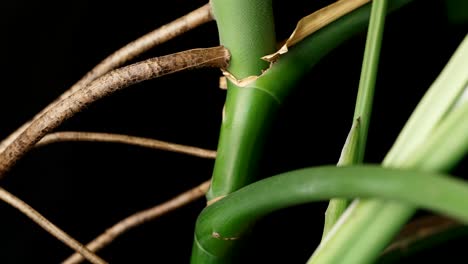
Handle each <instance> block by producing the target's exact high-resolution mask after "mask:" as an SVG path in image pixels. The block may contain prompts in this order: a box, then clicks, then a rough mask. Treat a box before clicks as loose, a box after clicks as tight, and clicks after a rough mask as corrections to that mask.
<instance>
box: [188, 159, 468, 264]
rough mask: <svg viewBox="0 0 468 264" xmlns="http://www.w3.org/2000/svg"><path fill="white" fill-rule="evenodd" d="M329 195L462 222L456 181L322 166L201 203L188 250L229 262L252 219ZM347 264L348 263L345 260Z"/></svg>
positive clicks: (463, 190) (462, 188)
mask: <svg viewBox="0 0 468 264" xmlns="http://www.w3.org/2000/svg"><path fill="white" fill-rule="evenodd" d="M331 197H344V198H352V197H361V198H365V197H379V198H383V199H391V200H393V201H398V202H405V203H408V204H411V205H412V206H419V207H422V208H426V209H430V210H434V211H437V212H439V213H442V214H445V215H448V216H451V217H454V218H456V219H458V220H460V221H462V222H464V223H468V211H467V210H466V204H465V202H464V201H466V200H467V199H468V184H467V183H465V182H463V181H461V180H458V179H455V178H451V177H447V176H446V175H440V174H429V173H422V172H415V171H405V170H396V169H387V168H382V167H377V166H356V167H342V168H340V167H335V166H324V167H317V168H308V169H301V170H296V171H292V172H287V173H284V174H280V175H277V176H273V177H270V178H267V179H265V180H261V181H258V182H256V183H253V184H251V185H249V186H247V187H244V188H242V189H240V190H239V191H237V192H234V193H232V194H231V195H229V196H227V197H225V198H224V199H222V200H221V201H218V202H217V203H215V204H213V205H211V206H209V207H207V208H205V209H204V210H203V212H202V213H201V215H200V216H199V218H198V221H197V225H196V233H195V240H196V244H195V245H194V249H195V250H196V251H198V252H202V253H203V254H208V255H209V256H210V257H211V258H212V260H213V261H212V262H210V263H229V262H230V261H229V260H230V258H231V256H230V253H231V252H232V247H235V246H237V244H238V243H242V242H241V241H242V237H243V235H244V234H245V233H246V230H248V229H249V228H250V227H251V226H252V225H253V224H254V222H255V221H256V220H257V219H259V218H261V217H263V216H265V215H267V214H269V213H271V212H273V211H276V210H279V209H282V208H286V207H289V206H293V205H298V204H303V203H308V202H312V201H318V200H324V199H329V198H331ZM382 213H385V212H382ZM371 231H374V230H367V231H366V232H371ZM195 263H197V262H195ZM327 263H329V262H327ZM334 263H341V261H338V262H334ZM347 263H351V262H348V259H347Z"/></svg>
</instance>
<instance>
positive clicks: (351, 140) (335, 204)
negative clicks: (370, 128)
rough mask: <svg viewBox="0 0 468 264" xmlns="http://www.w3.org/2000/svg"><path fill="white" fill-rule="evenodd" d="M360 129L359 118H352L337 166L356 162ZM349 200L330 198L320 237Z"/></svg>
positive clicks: (329, 227) (328, 228) (335, 220)
mask: <svg viewBox="0 0 468 264" xmlns="http://www.w3.org/2000/svg"><path fill="white" fill-rule="evenodd" d="M360 129H361V122H360V118H358V119H356V120H354V122H353V125H352V126H351V130H350V131H349V134H348V137H347V138H346V142H345V144H344V146H343V149H342V150H341V155H340V159H339V160H338V164H337V166H339V167H341V166H347V165H353V164H356V160H357V151H356V150H357V149H358V148H359V131H360ZM348 204H349V201H348V200H346V199H340V198H334V199H331V200H330V203H329V204H328V207H327V210H326V211H325V224H324V227H323V235H322V239H323V238H324V237H325V235H326V234H327V233H328V232H329V231H330V229H331V228H332V227H333V226H334V225H335V223H336V222H337V221H338V219H339V218H340V216H341V214H343V212H344V211H345V210H346V207H348Z"/></svg>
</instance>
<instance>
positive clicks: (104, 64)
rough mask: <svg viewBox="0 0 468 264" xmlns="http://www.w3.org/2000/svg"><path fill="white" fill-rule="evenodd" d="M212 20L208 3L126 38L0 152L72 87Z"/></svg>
mask: <svg viewBox="0 0 468 264" xmlns="http://www.w3.org/2000/svg"><path fill="white" fill-rule="evenodd" d="M212 20H213V16H212V14H211V7H210V5H209V4H205V5H204V6H202V7H200V8H198V9H196V10H194V11H192V12H190V13H188V14H187V15H185V16H183V17H180V18H178V19H176V20H174V21H172V22H171V23H169V24H166V25H164V26H162V27H160V28H158V29H155V30H153V31H152V32H150V33H148V34H146V35H144V36H142V37H140V38H138V39H137V40H135V41H133V42H130V43H129V44H127V45H126V46H124V47H122V48H121V49H119V50H117V51H116V52H114V53H113V54H111V55H110V56H108V57H107V58H105V59H104V60H103V61H101V62H100V63H99V64H98V65H96V66H95V67H94V68H93V69H92V70H91V71H89V72H88V73H86V75H85V76H83V77H82V78H81V79H80V80H79V81H78V82H77V83H75V84H74V85H73V86H72V87H70V89H68V90H67V91H65V92H64V93H63V94H62V95H60V96H59V98H57V99H56V100H55V101H53V102H52V103H50V104H49V105H48V106H46V107H45V108H44V109H43V110H42V111H41V112H39V113H38V114H36V115H35V116H34V117H33V118H32V120H31V121H29V122H26V123H24V124H23V125H22V126H21V127H19V128H18V129H17V130H16V131H14V132H13V133H12V134H10V135H9V136H8V137H7V138H6V139H4V140H3V141H2V142H1V143H0V153H1V152H3V151H4V150H5V149H6V148H7V147H8V146H9V145H10V144H11V143H12V142H13V141H14V140H15V139H16V138H17V137H18V136H19V135H20V134H21V133H23V132H24V131H25V130H26V128H28V127H29V126H30V125H31V123H32V121H34V120H36V119H38V118H39V117H40V116H41V115H43V114H44V113H46V112H47V111H48V110H50V109H51V108H52V107H54V106H55V105H56V104H57V103H58V102H60V101H62V100H64V99H65V98H67V97H69V96H70V95H72V94H73V93H75V92H76V91H78V90H81V89H83V88H85V87H86V86H88V85H89V84H90V83H91V82H92V81H94V80H96V79H97V78H99V77H100V76H102V75H104V74H106V73H108V72H109V71H111V70H113V69H115V68H117V67H120V66H122V65H123V64H124V63H126V62H128V61H129V60H131V59H133V58H135V57H137V56H139V55H141V54H142V53H144V52H146V51H148V50H150V49H151V48H154V47H155V46H157V45H159V44H161V43H164V42H166V41H168V40H170V39H173V38H175V37H177V36H180V35H182V34H183V33H186V32H188V31H190V30H191V29H194V28H196V27H198V26H199V25H202V24H204V23H207V22H209V21H212Z"/></svg>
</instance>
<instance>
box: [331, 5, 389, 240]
mask: <svg viewBox="0 0 468 264" xmlns="http://www.w3.org/2000/svg"><path fill="white" fill-rule="evenodd" d="M386 11H387V0H375V1H373V2H372V9H371V15H370V20H369V29H368V31H367V40H366V48H365V51H364V59H363V63H362V68H361V78H360V80H359V89H358V95H357V100H356V107H355V109H354V120H360V122H359V123H360V126H359V130H360V131H359V133H358V137H359V144H354V145H353V146H352V147H353V149H350V150H349V152H348V153H349V154H348V155H352V156H356V157H355V158H353V159H354V160H350V162H349V163H347V164H343V165H351V164H358V163H362V162H363V160H364V154H365V150H366V142H367V134H368V131H369V122H370V118H371V110H372V101H373V97H374V90H375V82H376V79H377V69H378V64H379V57H380V47H381V45H382V35H383V31H384V24H385V15H386ZM351 153H352V154H351ZM338 165H340V164H338ZM347 205H348V201H347V200H344V199H332V200H331V201H330V204H329V206H328V208H327V211H326V212H325V226H324V230H323V236H325V235H326V234H327V233H328V231H329V230H330V229H331V228H332V227H333V225H334V224H335V223H336V221H338V219H339V217H340V216H341V214H342V213H343V212H344V210H345V209H346V207H347Z"/></svg>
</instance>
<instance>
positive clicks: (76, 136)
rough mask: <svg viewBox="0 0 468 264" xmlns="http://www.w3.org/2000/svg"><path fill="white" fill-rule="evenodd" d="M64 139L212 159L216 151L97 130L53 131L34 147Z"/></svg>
mask: <svg viewBox="0 0 468 264" xmlns="http://www.w3.org/2000/svg"><path fill="white" fill-rule="evenodd" d="M66 141H90V142H110V143H121V144H128V145H134V146H140V147H145V148H151V149H158V150H165V151H171V152H176V153H182V154H187V155H192V156H195V157H200V158H206V159H214V158H216V151H214V150H208V149H202V148H197V147H192V146H184V145H179V144H174V143H170V142H165V141H160V140H156V139H150V138H142V137H134V136H128V135H120V134H109V133H97V132H75V131H67V132H55V133H51V134H48V135H46V136H45V137H44V138H42V139H41V140H40V141H39V142H38V143H37V144H36V147H42V146H45V145H48V144H52V143H57V142H66Z"/></svg>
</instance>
